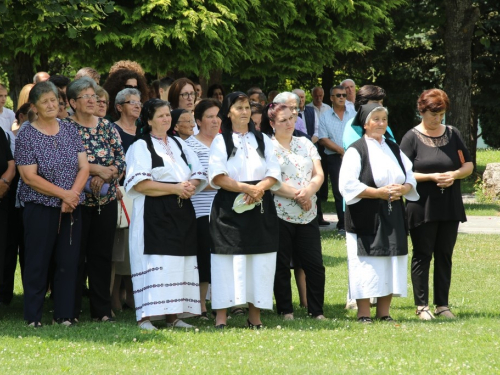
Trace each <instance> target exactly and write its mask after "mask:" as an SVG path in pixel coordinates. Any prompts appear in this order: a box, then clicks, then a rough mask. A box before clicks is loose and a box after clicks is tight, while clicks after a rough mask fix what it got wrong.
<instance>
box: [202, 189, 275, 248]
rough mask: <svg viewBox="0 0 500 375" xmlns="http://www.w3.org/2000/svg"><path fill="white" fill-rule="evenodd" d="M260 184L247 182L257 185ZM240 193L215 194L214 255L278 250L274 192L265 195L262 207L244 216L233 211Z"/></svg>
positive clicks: (211, 222)
mask: <svg viewBox="0 0 500 375" xmlns="http://www.w3.org/2000/svg"><path fill="white" fill-rule="evenodd" d="M242 182H243V181H242ZM257 182H259V181H252V182H245V183H247V184H252V185H255V184H257ZM238 194H240V193H234V192H230V191H227V190H224V189H220V190H219V191H218V192H217V194H216V195H215V198H214V202H213V204H212V211H211V213H210V235H211V236H212V241H213V248H212V254H226V255H236V254H246V255H249V254H265V253H273V252H276V251H278V245H279V244H278V241H279V226H278V215H277V214H276V207H275V206H274V201H273V197H272V194H271V192H270V191H269V190H267V191H266V192H265V193H264V196H263V197H262V207H261V206H258V205H256V206H255V207H254V208H253V209H252V210H249V211H245V212H243V213H241V214H238V213H236V212H234V211H233V203H234V200H235V198H236V197H237V196H238ZM262 210H263V213H262Z"/></svg>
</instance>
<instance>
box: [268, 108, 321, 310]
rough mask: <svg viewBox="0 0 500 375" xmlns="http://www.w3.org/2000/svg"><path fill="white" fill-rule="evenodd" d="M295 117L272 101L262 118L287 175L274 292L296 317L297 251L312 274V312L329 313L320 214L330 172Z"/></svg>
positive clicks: (278, 200)
mask: <svg viewBox="0 0 500 375" xmlns="http://www.w3.org/2000/svg"><path fill="white" fill-rule="evenodd" d="M294 120H295V118H294V115H293V114H292V111H290V109H289V107H288V106H287V105H286V104H269V105H268V106H267V107H266V109H265V111H264V115H263V120H262V131H263V132H264V133H266V134H268V135H269V136H270V137H272V142H273V145H274V153H275V154H276V157H277V158H278V162H279V164H280V166H281V178H282V180H283V182H282V185H281V188H280V189H279V190H277V191H276V192H275V196H274V204H275V205H276V210H277V212H278V217H279V250H278V255H277V260H276V275H275V277H274V296H275V298H276V309H277V312H278V314H281V315H283V318H284V319H285V320H293V318H294V317H293V306H292V289H291V286H290V261H291V259H292V254H294V258H295V259H296V260H297V261H298V262H300V264H301V268H302V269H303V270H304V273H305V276H306V278H307V308H308V312H309V315H310V316H312V317H314V318H315V319H324V318H325V317H324V315H323V301H324V296H325V267H324V266H323V257H322V254H321V238H320V234H319V225H318V220H317V219H316V213H317V212H316V192H317V191H318V190H319V188H320V187H321V184H322V183H323V180H324V175H323V169H322V168H321V160H320V157H319V154H318V151H317V149H316V146H314V144H313V143H312V142H311V141H309V140H308V139H307V138H305V137H294V136H293V132H294V130H295V126H294V125H295V122H294Z"/></svg>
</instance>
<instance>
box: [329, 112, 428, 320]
mask: <svg viewBox="0 0 500 375" xmlns="http://www.w3.org/2000/svg"><path fill="white" fill-rule="evenodd" d="M357 116H358V117H359V118H358V119H357V121H358V122H357V123H360V124H363V129H364V136H363V137H362V138H361V139H359V140H358V141H356V142H354V143H353V144H352V145H351V146H350V147H349V149H348V150H347V151H346V153H345V155H344V157H343V161H342V167H341V169H340V179H339V189H340V192H341V193H342V196H343V197H344V199H345V202H346V209H345V221H346V231H347V235H346V242H347V259H348V262H347V264H348V268H349V295H350V296H349V298H351V299H356V302H357V305H358V321H359V322H361V323H371V322H372V320H371V317H370V298H371V297H378V298H377V312H376V318H377V319H379V320H382V321H393V319H392V317H391V316H390V313H389V310H390V306H391V301H392V297H393V296H397V297H405V296H406V293H407V290H406V289H407V287H406V276H407V263H408V240H407V230H406V228H405V226H406V220H405V208H404V205H403V201H402V199H401V198H402V197H403V196H405V197H406V200H408V201H409V200H417V199H418V194H417V192H416V186H417V183H416V181H415V178H414V176H413V172H412V170H411V168H412V164H411V162H410V161H409V160H408V158H407V157H406V155H405V154H403V153H402V152H401V151H400V149H399V147H398V145H397V144H395V143H394V142H392V141H389V140H387V139H385V138H384V134H385V132H386V130H387V117H388V113H387V109H385V108H384V107H381V106H380V104H378V103H371V104H366V105H363V106H361V107H360V109H359V111H358V114H357Z"/></svg>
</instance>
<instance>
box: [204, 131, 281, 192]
mask: <svg viewBox="0 0 500 375" xmlns="http://www.w3.org/2000/svg"><path fill="white" fill-rule="evenodd" d="M232 137H233V142H234V146H235V147H236V149H237V151H236V154H235V155H234V156H232V157H231V158H230V159H229V160H227V152H226V144H225V143H224V137H223V136H222V134H219V135H217V136H216V137H215V139H214V140H213V142H212V146H210V156H209V162H208V180H209V182H210V186H212V187H213V188H214V189H220V186H218V185H216V184H214V182H213V179H214V177H216V176H218V175H220V174H224V175H226V176H229V177H231V178H232V179H233V180H236V181H258V180H262V179H263V178H265V177H273V178H275V179H276V180H277V182H276V183H275V184H274V185H273V186H272V187H271V190H278V189H279V188H280V187H281V168H280V165H279V163H278V159H277V158H276V155H274V146H273V144H272V142H271V140H270V139H269V137H267V136H265V135H264V144H265V148H266V149H265V151H264V156H265V160H264V159H263V158H261V157H260V155H259V154H258V153H257V147H258V145H257V140H256V139H255V135H254V134H253V133H251V132H248V133H245V134H241V133H233V134H232Z"/></svg>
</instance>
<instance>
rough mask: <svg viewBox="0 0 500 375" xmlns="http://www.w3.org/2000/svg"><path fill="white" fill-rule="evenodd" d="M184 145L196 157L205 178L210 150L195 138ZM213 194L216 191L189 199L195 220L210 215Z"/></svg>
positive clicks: (189, 139) (205, 191) (202, 193)
mask: <svg viewBox="0 0 500 375" xmlns="http://www.w3.org/2000/svg"><path fill="white" fill-rule="evenodd" d="M186 144H187V145H188V146H189V147H190V148H191V150H193V151H194V152H195V153H196V155H198V160H199V161H200V163H201V165H202V166H203V168H204V170H205V177H207V171H208V156H209V154H210V148H209V147H207V146H205V145H204V144H203V143H201V142H200V141H199V140H197V139H196V137H195V136H191V137H189V138H188V139H186ZM215 194H217V190H203V191H200V192H199V193H198V194H195V195H193V196H192V197H191V202H193V206H194V211H195V212H196V218H197V219H198V218H199V217H202V216H208V215H210V208H211V207H212V202H213V200H214V198H215Z"/></svg>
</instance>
